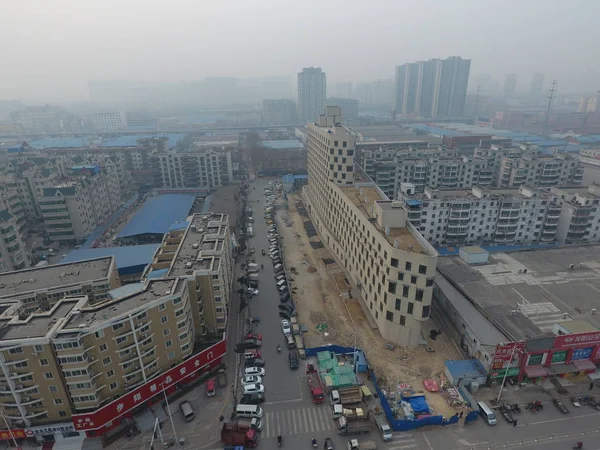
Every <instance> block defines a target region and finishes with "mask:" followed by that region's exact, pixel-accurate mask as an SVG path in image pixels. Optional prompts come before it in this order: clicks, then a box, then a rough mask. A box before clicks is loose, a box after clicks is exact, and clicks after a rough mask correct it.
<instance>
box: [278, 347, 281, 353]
mask: <svg viewBox="0 0 600 450" xmlns="http://www.w3.org/2000/svg"><path fill="white" fill-rule="evenodd" d="M277 353H281V345H278V346H277Z"/></svg>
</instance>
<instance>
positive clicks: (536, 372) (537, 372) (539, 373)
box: [525, 365, 548, 378]
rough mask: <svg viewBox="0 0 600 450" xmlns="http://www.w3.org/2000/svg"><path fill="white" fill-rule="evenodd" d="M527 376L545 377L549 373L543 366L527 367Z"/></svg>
mask: <svg viewBox="0 0 600 450" xmlns="http://www.w3.org/2000/svg"><path fill="white" fill-rule="evenodd" d="M525 375H527V378H538V377H545V376H546V375H548V371H547V370H546V368H545V367H543V366H541V365H537V366H527V367H525Z"/></svg>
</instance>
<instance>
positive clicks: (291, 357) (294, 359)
mask: <svg viewBox="0 0 600 450" xmlns="http://www.w3.org/2000/svg"><path fill="white" fill-rule="evenodd" d="M288 361H289V363H290V369H292V370H298V367H299V366H300V363H299V362H298V353H297V352H295V351H293V352H290V353H288Z"/></svg>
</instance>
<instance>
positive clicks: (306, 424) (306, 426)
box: [298, 409, 308, 431]
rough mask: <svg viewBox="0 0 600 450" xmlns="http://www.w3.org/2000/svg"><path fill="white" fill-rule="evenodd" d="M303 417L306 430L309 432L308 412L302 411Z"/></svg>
mask: <svg viewBox="0 0 600 450" xmlns="http://www.w3.org/2000/svg"><path fill="white" fill-rule="evenodd" d="M298 414H300V413H298ZM302 415H303V416H304V429H305V430H306V431H308V422H307V421H306V410H305V409H303V410H302Z"/></svg>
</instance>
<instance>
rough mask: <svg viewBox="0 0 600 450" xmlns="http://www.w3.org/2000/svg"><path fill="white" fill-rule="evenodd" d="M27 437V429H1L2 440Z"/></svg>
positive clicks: (0, 438)
mask: <svg viewBox="0 0 600 450" xmlns="http://www.w3.org/2000/svg"><path fill="white" fill-rule="evenodd" d="M24 437H27V435H26V434H25V430H18V429H15V428H13V429H12V430H10V431H8V430H2V431H0V441H7V440H9V439H20V438H24Z"/></svg>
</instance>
